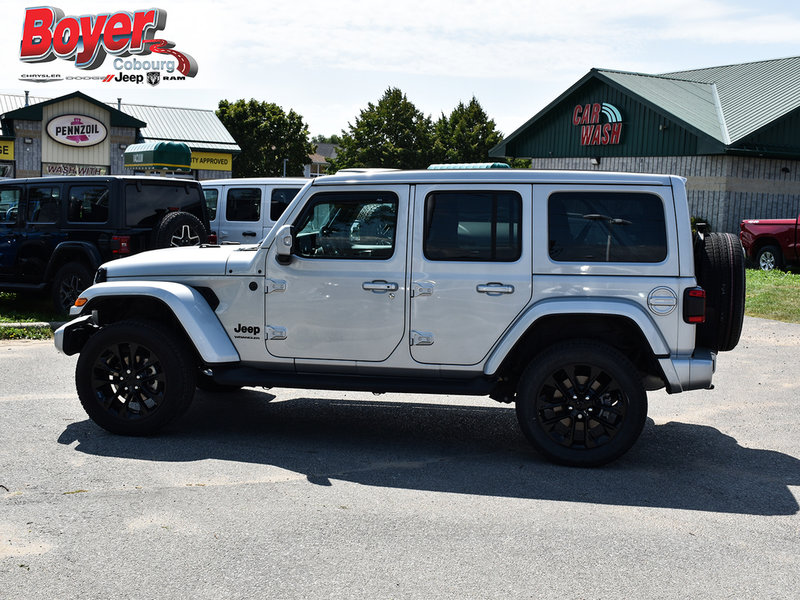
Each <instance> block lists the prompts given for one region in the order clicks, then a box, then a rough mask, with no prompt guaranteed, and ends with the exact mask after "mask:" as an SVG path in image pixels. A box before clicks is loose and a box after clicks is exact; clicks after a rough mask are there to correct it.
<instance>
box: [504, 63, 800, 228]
mask: <svg viewBox="0 0 800 600" xmlns="http://www.w3.org/2000/svg"><path fill="white" fill-rule="evenodd" d="M490 156H492V157H498V158H499V157H515V158H530V159H532V165H531V166H532V168H534V169H576V170H587V171H622V172H643V173H669V174H676V175H681V176H683V177H686V178H687V188H688V193H689V207H690V211H691V214H692V215H693V216H695V217H697V218H699V219H701V220H705V221H707V222H708V223H709V225H710V227H711V228H712V229H713V230H716V231H730V232H737V231H738V230H739V222H740V221H741V220H742V219H751V218H785V217H789V218H795V217H796V216H797V215H798V214H800V57H792V58H785V59H778V60H769V61H763V62H753V63H744V64H736V65H728V66H722V67H710V68H707V69H698V70H693V71H681V72H675V73H665V74H661V75H651V74H646V73H629V72H623V71H612V70H607V69H592V70H591V71H590V72H589V73H587V74H586V75H585V76H584V77H583V78H582V79H580V80H579V81H578V82H577V83H575V84H574V85H573V86H572V87H570V88H569V89H568V90H566V91H565V92H564V93H563V94H561V95H560V96H559V97H558V98H556V99H555V100H554V101H553V102H552V103H551V104H549V105H548V106H547V107H545V108H544V109H543V110H542V111H540V112H539V113H537V114H536V115H534V116H533V117H532V118H531V119H530V120H529V121H528V122H527V123H525V124H524V125H523V126H522V127H520V128H519V129H517V130H516V131H514V132H513V133H512V134H511V135H509V136H508V137H507V138H505V139H504V140H503V142H502V143H500V144H499V145H498V146H496V147H495V148H493V149H492V150H491V152H490Z"/></svg>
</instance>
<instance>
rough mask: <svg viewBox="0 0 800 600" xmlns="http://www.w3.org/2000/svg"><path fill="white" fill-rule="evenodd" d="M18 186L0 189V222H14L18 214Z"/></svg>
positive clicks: (19, 194)
mask: <svg viewBox="0 0 800 600" xmlns="http://www.w3.org/2000/svg"><path fill="white" fill-rule="evenodd" d="M20 196H21V192H20V189H19V188H8V189H2V190H0V223H16V222H17V215H18V214H19V199H20Z"/></svg>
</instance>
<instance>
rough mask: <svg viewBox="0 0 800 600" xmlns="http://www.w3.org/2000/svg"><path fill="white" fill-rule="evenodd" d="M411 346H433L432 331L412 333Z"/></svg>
mask: <svg viewBox="0 0 800 600" xmlns="http://www.w3.org/2000/svg"><path fill="white" fill-rule="evenodd" d="M411 345H412V346H432V345H433V334H432V333H431V332H430V331H412V332H411Z"/></svg>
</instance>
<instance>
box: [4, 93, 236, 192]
mask: <svg viewBox="0 0 800 600" xmlns="http://www.w3.org/2000/svg"><path fill="white" fill-rule="evenodd" d="M0 127H1V129H0V177H40V176H52V175H133V174H137V173H140V172H142V173H143V172H148V171H152V170H153V169H150V168H148V166H152V165H147V166H143V167H142V168H141V169H139V168H137V167H136V166H135V165H134V164H133V163H131V161H130V160H128V162H127V164H129V165H130V168H128V167H126V166H125V165H126V151H127V150H128V149H129V148H131V147H141V145H142V144H147V145H149V146H151V147H153V148H155V149H156V151H158V150H160V149H161V148H172V147H173V145H174V144H175V143H178V144H180V145H181V146H185V147H186V148H187V149H188V151H189V152H190V155H189V160H190V165H189V166H188V168H186V167H183V165H181V168H175V169H169V166H170V164H171V163H170V162H168V160H169V158H171V157H170V156H167V155H165V156H163V157H161V156H156V157H155V159H156V160H158V161H160V163H164V164H162V165H160V166H164V167H167V168H165V169H158V170H159V171H161V172H165V173H169V174H175V175H179V176H182V177H193V178H194V179H218V178H228V177H231V175H232V168H233V167H232V165H233V156H234V155H235V154H238V153H239V152H240V151H241V150H240V148H239V146H238V145H237V144H236V142H235V141H234V139H233V138H232V137H231V135H230V134H229V133H228V131H227V129H225V127H224V125H223V124H222V123H221V122H220V120H219V119H218V118H217V116H216V114H215V113H214V111H211V110H197V109H189V108H171V107H161V106H143V105H136V104H123V103H122V102H121V101H117V102H116V103H114V104H107V103H104V102H101V101H99V100H96V99H94V98H91V97H90V96H87V95H86V94H83V93H81V92H74V93H72V94H68V95H66V96H61V97H59V98H53V99H48V98H32V97H30V96H29V95H28V94H27V93H26V94H25V95H13V94H0ZM129 158H130V157H129Z"/></svg>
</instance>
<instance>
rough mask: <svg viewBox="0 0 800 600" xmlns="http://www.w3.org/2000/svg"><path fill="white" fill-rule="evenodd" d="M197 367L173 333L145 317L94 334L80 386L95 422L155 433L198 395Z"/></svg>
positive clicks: (81, 361)
mask: <svg viewBox="0 0 800 600" xmlns="http://www.w3.org/2000/svg"><path fill="white" fill-rule="evenodd" d="M195 372H196V366H195V365H194V360H193V358H192V354H191V352H190V351H189V349H188V347H187V345H186V344H185V343H184V342H183V341H182V340H181V339H180V338H179V337H178V336H177V335H176V334H175V333H173V332H171V331H169V330H165V328H164V327H163V326H162V327H161V328H159V327H158V325H156V324H155V323H150V322H146V321H122V322H119V323H114V324H111V325H108V326H106V327H103V328H102V329H101V330H100V331H99V332H98V333H96V334H95V335H94V336H92V337H91V338H89V340H88V341H87V343H86V345H85V346H84V348H83V350H82V351H81V354H80V356H79V358H78V364H77V367H76V384H77V389H78V396H79V398H80V400H81V404H82V405H83V408H84V409H85V410H86V413H87V414H88V415H89V416H90V417H91V418H92V420H93V421H95V423H97V424H98V425H100V426H101V427H103V428H104V429H107V430H108V431H111V432H112V433H118V434H122V435H150V434H152V433H155V432H156V431H157V430H158V429H160V428H161V427H163V426H164V425H166V424H167V423H169V422H170V421H172V420H173V419H175V418H176V417H178V416H180V415H181V414H182V413H183V412H184V411H185V410H186V409H187V408H188V407H189V405H190V403H191V401H192V398H193V396H194V388H195Z"/></svg>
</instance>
